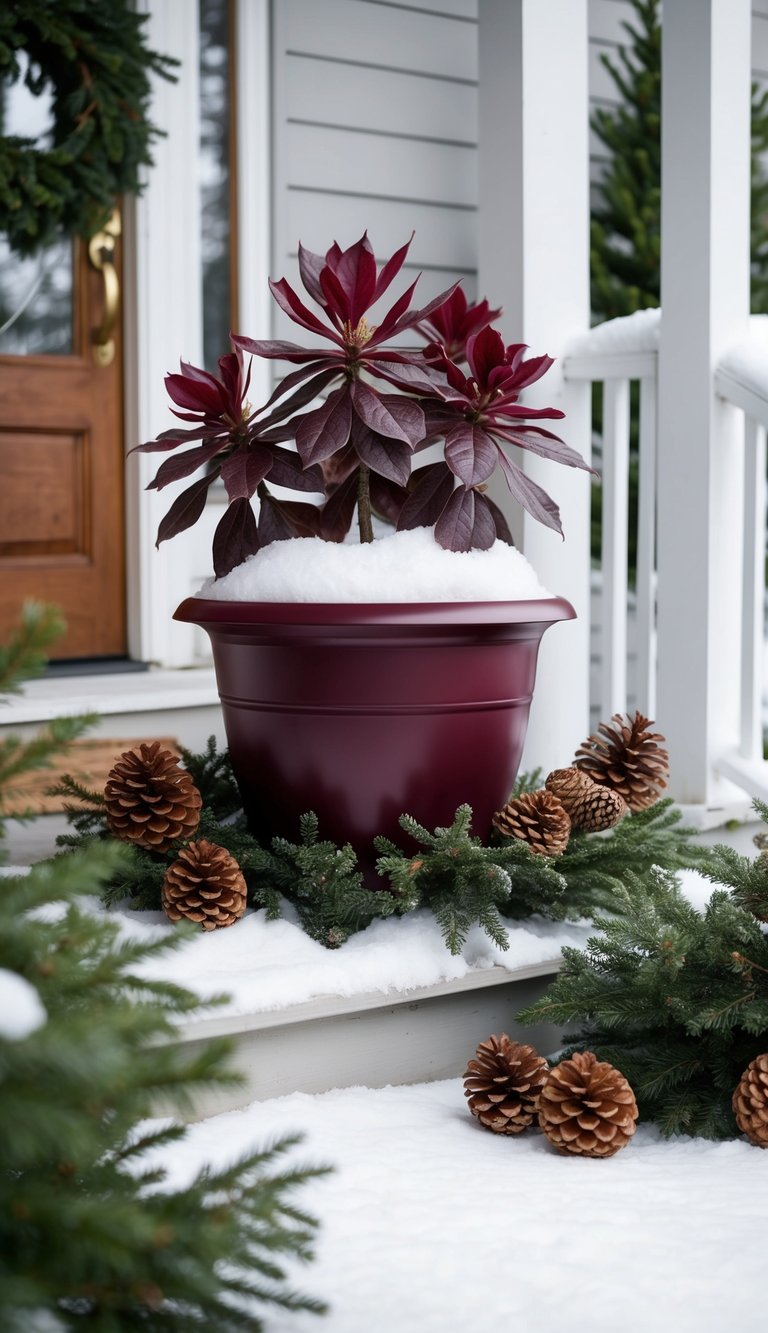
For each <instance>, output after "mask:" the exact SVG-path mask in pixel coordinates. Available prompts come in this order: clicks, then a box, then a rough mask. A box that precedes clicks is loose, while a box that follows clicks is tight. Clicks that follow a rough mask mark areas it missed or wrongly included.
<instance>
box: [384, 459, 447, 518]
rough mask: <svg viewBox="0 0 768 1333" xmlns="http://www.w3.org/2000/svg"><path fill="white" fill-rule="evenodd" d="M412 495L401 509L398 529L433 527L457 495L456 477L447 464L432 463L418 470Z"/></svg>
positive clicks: (415, 474)
mask: <svg viewBox="0 0 768 1333" xmlns="http://www.w3.org/2000/svg"><path fill="white" fill-rule="evenodd" d="M412 481H414V482H415V485H414V487H413V490H412V491H411V494H410V495H409V496H408V499H407V500H406V502H405V504H404V505H403V507H402V509H401V511H400V517H399V518H398V520H397V530H398V532H403V531H405V530H406V529H410V528H431V527H433V526H434V524H435V523H436V522H437V520H438V519H439V517H440V515H441V513H442V512H443V510H444V508H445V506H446V504H447V502H448V500H449V499H450V497H451V495H452V494H453V488H454V485H455V483H454V479H453V477H452V475H451V473H450V472H449V471H448V468H447V467H446V466H445V463H430V464H429V465H428V466H427V467H425V468H419V470H418V472H414V474H413V478H412Z"/></svg>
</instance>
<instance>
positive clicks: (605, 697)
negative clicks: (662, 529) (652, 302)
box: [563, 310, 661, 717]
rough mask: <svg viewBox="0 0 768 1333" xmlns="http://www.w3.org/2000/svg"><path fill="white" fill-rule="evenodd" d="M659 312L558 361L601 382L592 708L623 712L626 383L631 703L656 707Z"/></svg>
mask: <svg viewBox="0 0 768 1333" xmlns="http://www.w3.org/2000/svg"><path fill="white" fill-rule="evenodd" d="M660 314H661V312H660V311H659V310H642V311H638V313H637V314H634V315H629V316H627V317H626V318H622V319H613V320H609V321H607V322H606V323H604V324H599V325H597V326H596V327H595V328H593V329H590V330H589V332H588V333H585V334H582V335H581V336H580V337H578V338H577V339H574V340H572V341H571V343H570V344H569V345H568V348H567V350H566V352H565V355H564V358H563V372H564V375H565V378H566V379H569V380H589V381H591V382H592V383H602V385H603V412H602V418H603V428H602V458H601V465H600V471H601V475H602V483H603V499H602V607H601V612H602V615H601V620H602V660H601V664H600V685H599V699H598V700H597V705H598V707H597V711H598V713H599V714H600V716H602V717H609V716H610V715H611V714H612V713H616V712H624V711H625V709H626V708H627V706H628V701H627V693H628V691H627V656H628V653H627V639H628V592H629V587H628V582H629V579H628V562H627V536H628V528H629V475H630V450H629V443H630V385H631V383H632V382H633V381H637V382H638V384H639V438H638V471H639V482H638V486H639V489H638V512H637V529H638V532H637V565H636V619H635V629H636V634H637V656H636V670H637V678H636V685H635V690H634V695H635V699H634V702H635V704H636V706H637V707H638V708H639V709H640V710H641V712H643V713H645V714H646V716H648V717H654V716H655V708H656V610H655V600H656V596H655V589H656V560H655V546H656V395H657V361H658V344H659V331H660V325H661V320H660Z"/></svg>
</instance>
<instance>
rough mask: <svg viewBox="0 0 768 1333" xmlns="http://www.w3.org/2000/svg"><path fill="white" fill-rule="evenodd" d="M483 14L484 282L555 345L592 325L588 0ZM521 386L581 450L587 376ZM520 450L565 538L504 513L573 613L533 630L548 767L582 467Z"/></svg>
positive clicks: (581, 701) (572, 584) (575, 709)
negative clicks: (538, 643) (555, 413)
mask: <svg viewBox="0 0 768 1333" xmlns="http://www.w3.org/2000/svg"><path fill="white" fill-rule="evenodd" d="M479 14H480V71H479V91H480V153H479V158H480V187H479V188H480V195H479V203H480V247H479V249H480V260H479V268H480V273H479V292H480V295H482V296H487V297H488V299H489V300H490V301H491V303H492V304H493V305H497V304H503V306H504V317H503V321H502V328H503V331H504V336H505V338H506V340H507V341H508V342H513V341H514V342H518V341H519V342H526V343H528V344H529V345H530V347H531V352H532V353H536V354H539V353H542V352H547V353H549V355H550V356H554V357H560V356H561V354H562V351H563V348H564V347H565V345H566V344H567V342H568V340H569V338H571V337H572V336H574V335H575V334H578V333H582V332H583V331H584V330H585V329H586V328H588V327H589V139H588V88H587V68H588V60H587V56H588V48H587V4H586V0H480V5H479ZM526 400H527V401H529V402H531V403H532V404H534V405H536V406H543V405H545V404H546V405H551V406H555V407H559V408H561V409H562V410H563V411H565V413H566V419H565V421H563V422H562V423H554V429H555V431H556V433H558V434H562V436H563V438H564V439H565V440H566V441H567V442H568V444H570V445H572V446H573V448H575V449H577V450H578V451H579V453H581V454H582V455H583V456H584V457H585V458H588V456H589V452H590V413H589V386H588V385H587V384H585V383H573V382H571V383H566V382H565V381H564V380H563V377H562V374H561V371H560V362H557V363H556V364H555V366H554V367H553V368H552V369H551V370H550V371H549V372H548V374H547V375H546V376H545V377H544V379H543V380H542V381H541V382H540V384H537V385H536V386H534V388H533V389H531V390H529V391H527V393H526ZM543 424H545V425H546V424H548V423H546V422H545V423H543ZM516 461H518V462H519V461H524V466H525V470H526V472H527V473H528V474H529V475H530V476H531V477H533V478H534V479H535V480H536V481H537V482H538V483H539V484H540V485H542V486H543V487H544V489H545V490H547V491H548V492H549V493H550V494H551V495H552V497H553V498H554V499H555V500H556V501H557V503H558V505H559V506H560V511H561V515H562V521H563V527H564V530H565V538H566V539H565V542H562V541H561V539H560V538H559V537H558V536H557V535H556V534H555V533H553V532H551V531H549V530H547V529H545V528H543V527H542V526H541V524H539V523H536V522H535V521H534V520H533V519H530V518H529V517H528V515H527V514H526V515H524V516H522V518H520V516H515V517H513V523H514V529H515V532H516V540H519V541H520V542H521V545H522V548H523V550H524V552H525V554H526V556H527V557H528V559H529V560H530V561H531V562H532V564H533V566H534V568H535V569H536V571H537V573H538V574H539V577H540V578H541V580H542V581H543V582H544V583H545V584H546V585H547V587H548V588H549V589H550V590H551V591H552V592H553V593H557V594H559V595H562V596H564V597H567V598H568V599H569V600H570V601H571V602H572V603H573V605H574V607H575V608H576V611H577V613H578V617H579V618H578V620H577V621H575V622H571V623H569V624H566V625H558V626H557V627H555V628H553V629H552V630H549V631H548V632H547V635H546V636H545V638H544V640H543V643H542V648H541V656H540V664H539V672H538V683H537V687H536V693H535V696H534V702H533V707H532V709H531V722H530V727H529V731H528V740H527V742H526V748H525V753H524V756H523V766H524V767H525V768H527V769H531V768H534V767H537V766H541V767H542V768H543V769H544V770H545V771H548V770H549V769H551V768H555V767H559V766H562V765H563V764H566V763H568V761H569V760H570V758H571V756H572V754H573V750H574V748H575V746H577V745H578V743H579V742H580V741H582V740H583V739H584V738H585V736H586V735H587V731H588V719H589V564H590V560H589V496H590V478H589V476H588V474H587V473H585V472H581V471H576V470H573V469H570V468H565V467H561V466H559V465H558V464H557V463H553V462H547V461H544V460H541V459H537V458H534V457H533V455H531V454H525V456H524V459H522V460H521V458H520V457H518V458H516ZM494 497H495V498H496V500H497V501H499V502H503V489H502V488H499V487H498V486H496V487H495V488H494Z"/></svg>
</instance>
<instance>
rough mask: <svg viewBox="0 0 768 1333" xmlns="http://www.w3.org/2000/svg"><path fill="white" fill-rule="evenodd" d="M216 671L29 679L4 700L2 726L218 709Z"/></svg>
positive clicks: (151, 671)
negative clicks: (82, 716)
mask: <svg viewBox="0 0 768 1333" xmlns="http://www.w3.org/2000/svg"><path fill="white" fill-rule="evenodd" d="M218 703H219V694H218V690H217V688H216V677H215V674H214V671H213V668H212V667H189V668H186V669H184V670H172V669H170V668H168V669H166V668H163V667H150V669H149V670H148V671H137V672H111V673H104V674H103V675H92V676H58V677H57V676H43V677H42V678H41V679H40V680H32V681H27V683H26V684H25V685H24V687H23V689H22V691H21V693H20V694H18V695H11V696H10V697H9V698H8V699H6V700H4V701H3V710H2V715H0V723H1V724H2V726H3V727H6V726H14V727H15V726H23V725H25V724H27V723H31V722H49V721H50V720H51V718H54V717H64V716H66V717H71V716H73V715H76V714H79V713H87V712H90V711H94V712H97V713H99V714H101V715H102V716H107V715H110V714H117V713H120V714H124V713H152V712H167V711H170V710H177V709H184V708H206V707H210V706H212V705H216V706H218Z"/></svg>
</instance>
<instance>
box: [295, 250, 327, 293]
mask: <svg viewBox="0 0 768 1333" xmlns="http://www.w3.org/2000/svg"><path fill="white" fill-rule="evenodd" d="M325 262H326V261H325V259H324V258H323V256H322V255H316V254H313V252H312V251H311V250H306V249H305V248H304V246H303V245H302V244H301V241H299V272H300V274H301V281H302V282H303V283H304V286H305V288H306V289H307V291H308V292H309V294H310V296H311V297H312V300H313V301H317V304H318V305H322V306H324V305H325V297H324V296H323V289H322V287H321V286H320V270H321V269H322V267H323V265H324V264H325Z"/></svg>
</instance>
